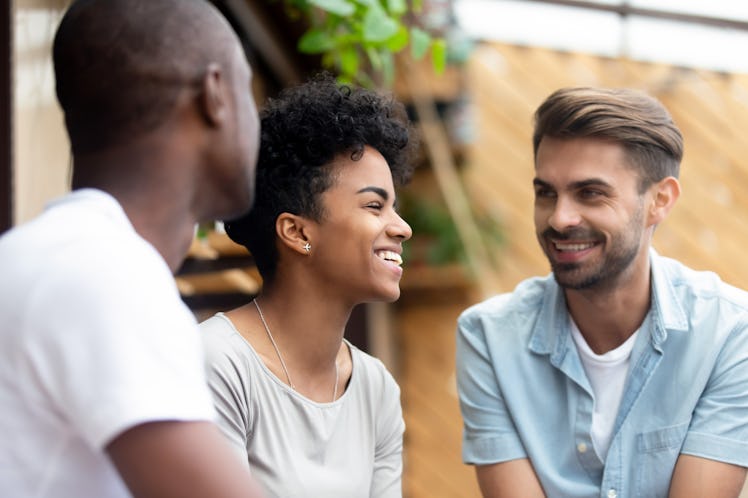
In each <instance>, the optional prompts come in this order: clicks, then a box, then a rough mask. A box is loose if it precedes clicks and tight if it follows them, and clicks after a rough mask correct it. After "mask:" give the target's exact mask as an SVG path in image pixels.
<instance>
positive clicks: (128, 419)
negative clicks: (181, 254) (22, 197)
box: [24, 244, 214, 449]
mask: <svg viewBox="0 0 748 498" xmlns="http://www.w3.org/2000/svg"><path fill="white" fill-rule="evenodd" d="M117 254H119V257H117ZM65 256H66V257H65V258H64V259H65V264H64V266H63V265H59V266H58V267H55V268H54V270H53V271H51V272H50V273H49V274H48V275H46V276H45V280H44V282H43V283H42V284H40V285H39V286H38V288H37V290H36V292H35V293H34V294H33V295H32V296H31V298H30V299H29V302H28V303H27V310H26V313H27V314H28V318H27V319H26V323H28V324H29V325H28V328H29V334H24V335H25V336H26V337H27V339H26V340H27V343H26V348H25V354H26V357H27V362H28V363H27V364H28V365H29V368H30V369H31V371H33V372H34V378H36V379H37V382H38V383H39V385H40V388H41V389H42V390H43V392H45V393H46V394H45V396H46V397H47V398H48V399H50V400H51V403H52V404H53V406H54V407H55V408H54V409H55V410H56V411H57V414H58V415H59V416H60V417H63V418H64V419H65V420H67V421H68V423H69V424H71V425H72V426H74V427H75V428H76V430H77V431H78V432H79V433H80V434H81V435H82V437H83V438H84V439H85V440H86V441H87V442H88V443H89V444H90V445H91V446H92V447H95V448H99V449H102V448H104V447H105V446H106V445H107V444H108V443H109V442H110V441H111V440H112V439H114V438H115V437H116V436H117V435H119V434H120V433H122V432H124V431H125V430H127V429H129V428H131V427H134V426H135V425H139V424H141V423H146V422H153V421H163V420H184V421H188V420H189V421H194V420H212V418H213V415H214V411H213V409H212V405H211V402H210V395H209V393H208V389H207V385H206V382H205V374H204V370H203V368H202V347H201V344H200V340H199V337H198V335H197V324H196V322H195V319H194V317H193V316H192V314H191V312H190V311H189V309H187V307H186V306H185V305H184V304H183V303H182V301H181V299H180V298H179V294H178V291H177V289H176V285H175V283H174V279H173V277H172V275H171V272H170V271H169V270H168V268H167V267H166V264H165V263H164V262H163V260H161V259H160V256H158V255H157V254H156V253H155V250H153V249H152V248H150V247H144V246H142V245H140V244H131V245H125V246H124V247H122V248H119V251H117V250H116V249H114V250H112V251H108V250H107V251H103V250H102V251H96V252H88V253H86V254H85V255H82V254H78V253H77V252H74V251H70V252H69V253H68V254H65Z"/></svg>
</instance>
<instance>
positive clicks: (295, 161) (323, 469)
mask: <svg viewBox="0 0 748 498" xmlns="http://www.w3.org/2000/svg"><path fill="white" fill-rule="evenodd" d="M261 117H262V121H261V137H262V138H261V146H260V157H259V162H258V167H257V185H256V191H257V193H256V198H255V203H254V206H253V208H252V209H251V210H250V212H249V213H247V214H246V215H244V216H243V217H241V218H239V219H236V220H232V221H228V222H226V224H225V226H226V231H227V233H228V235H229V237H231V239H232V240H234V241H235V242H237V243H239V244H242V245H244V246H245V247H247V249H248V250H249V251H250V252H251V253H252V255H253V256H254V258H255V261H256V264H257V268H258V270H259V271H260V274H261V275H262V278H263V287H262V292H261V293H260V294H259V295H258V296H257V297H256V298H255V299H254V300H253V301H251V302H249V303H248V304H246V305H244V306H242V307H240V308H237V309H234V310H232V311H229V312H227V313H218V314H217V315H215V316H214V317H212V318H210V319H208V320H206V321H205V322H203V324H202V325H201V326H202V329H203V333H204V334H203V335H204V338H205V344H206V352H207V358H208V376H209V382H210V386H211V389H212V392H213V395H214V400H215V405H216V408H217V411H218V414H219V425H220V426H221V428H222V430H223V432H224V433H225V434H226V435H227V436H228V438H229V440H230V442H231V443H232V446H233V447H234V448H235V449H236V451H237V452H238V453H239V454H240V455H241V457H242V459H243V460H244V461H245V462H247V464H248V465H249V467H250V470H251V471H252V473H253V475H254V476H255V477H256V478H257V479H258V480H259V482H260V483H261V485H262V486H263V487H264V488H265V491H266V493H267V494H268V495H269V496H271V497H273V496H277V497H280V496H283V497H291V496H294V497H315V498H316V497H319V498H336V497H339V498H356V497H401V496H402V486H401V476H402V437H403V431H404V423H403V418H402V410H401V408H400V390H399V388H398V386H397V384H396V383H395V380H394V379H393V378H392V376H391V375H390V374H389V372H387V370H386V369H385V367H384V365H383V364H382V363H381V362H380V361H379V360H377V359H375V358H373V357H371V356H369V355H367V354H366V353H364V352H362V351H360V350H359V349H357V348H356V347H355V346H353V345H352V344H350V343H349V342H348V341H346V340H345V339H344V337H343V334H344V330H345V326H346V323H347V321H348V318H349V316H350V314H351V310H352V309H353V307H354V306H355V305H357V304H359V303H364V302H373V301H385V302H391V301H394V300H396V299H397V298H398V297H399V296H400V287H399V282H400V277H401V275H402V268H401V264H402V259H401V253H402V243H403V241H405V240H407V239H408V238H410V236H411V229H410V227H409V226H408V224H407V223H406V222H405V221H403V219H402V218H401V217H400V216H399V215H398V214H397V212H396V210H395V185H401V184H403V183H405V182H406V181H407V180H408V179H409V177H410V173H411V168H410V166H409V162H408V160H409V152H410V151H411V149H412V146H413V141H412V140H411V139H410V137H409V133H410V128H409V125H408V122H407V118H406V117H405V112H404V109H403V106H402V105H401V104H398V103H397V102H395V101H394V100H393V99H391V98H387V97H384V96H382V95H378V94H376V93H374V92H371V91H367V90H363V89H353V88H349V87H345V86H338V85H337V84H336V82H335V81H334V80H333V79H332V78H331V77H329V76H323V77H317V78H316V79H313V80H312V81H310V82H308V83H305V84H303V85H300V86H298V87H295V88H292V89H288V90H286V91H284V92H282V93H281V94H280V96H279V97H278V98H277V99H275V100H271V101H270V102H269V103H268V105H267V106H266V108H265V109H264V111H263V112H262V114H261Z"/></svg>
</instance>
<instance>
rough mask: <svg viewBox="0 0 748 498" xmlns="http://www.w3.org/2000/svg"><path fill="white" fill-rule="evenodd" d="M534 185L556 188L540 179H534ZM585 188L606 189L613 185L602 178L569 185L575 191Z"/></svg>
mask: <svg viewBox="0 0 748 498" xmlns="http://www.w3.org/2000/svg"><path fill="white" fill-rule="evenodd" d="M532 184H533V185H535V186H536V187H545V188H555V187H554V186H553V185H551V184H550V183H548V182H545V181H543V180H541V179H539V178H533V180H532ZM585 187H606V188H610V187H611V185H610V183H608V182H606V181H605V180H603V179H602V178H589V179H587V180H579V181H577V182H571V183H570V184H569V185H568V188H570V189H573V190H576V189H580V188H585Z"/></svg>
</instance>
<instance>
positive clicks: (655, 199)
mask: <svg viewBox="0 0 748 498" xmlns="http://www.w3.org/2000/svg"><path fill="white" fill-rule="evenodd" d="M678 197H680V182H678V180H677V179H676V178H675V177H672V176H668V177H667V178H663V179H662V180H660V181H659V182H657V183H656V184H654V185H653V186H652V203H651V204H650V209H649V220H648V221H649V224H650V225H658V224H659V223H660V222H661V221H662V220H664V219H665V218H666V217H667V215H668V213H670V210H671V209H672V208H673V206H674V205H675V201H677V200H678Z"/></svg>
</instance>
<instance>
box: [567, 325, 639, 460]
mask: <svg viewBox="0 0 748 498" xmlns="http://www.w3.org/2000/svg"><path fill="white" fill-rule="evenodd" d="M569 321H570V322H571V336H572V337H573V338H574V343H575V344H576V346H577V351H579V357H580V358H581V360H582V365H583V366H584V371H585V372H586V373H587V379H588V380H589V381H590V385H591V386H592V392H593V400H594V405H593V411H592V430H591V434H590V436H591V437H592V443H593V444H594V446H595V451H596V452H597V455H598V456H599V457H600V459H601V460H602V461H605V459H606V457H607V455H608V448H609V447H610V440H611V439H612V437H613V426H614V424H615V422H616V415H618V408H619V406H620V405H621V398H622V397H623V387H624V384H625V383H626V375H627V374H628V370H629V363H630V362H631V350H632V349H633V348H634V342H635V341H636V336H637V334H638V333H639V331H638V330H637V331H636V332H634V333H633V334H632V335H631V337H629V338H628V339H626V342H624V343H623V344H621V345H620V346H618V347H617V348H616V349H613V350H611V351H608V352H607V353H604V354H596V353H595V352H594V351H592V349H590V346H589V345H588V344H587V341H586V340H585V339H584V337H583V336H582V333H581V332H580V331H579V328H578V327H577V324H576V323H574V320H573V319H571V318H570V320H569Z"/></svg>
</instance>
